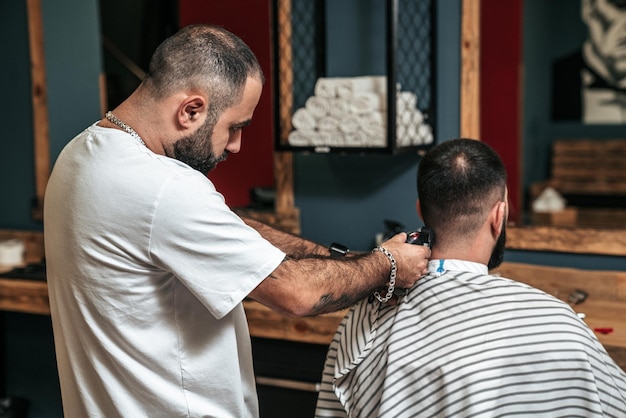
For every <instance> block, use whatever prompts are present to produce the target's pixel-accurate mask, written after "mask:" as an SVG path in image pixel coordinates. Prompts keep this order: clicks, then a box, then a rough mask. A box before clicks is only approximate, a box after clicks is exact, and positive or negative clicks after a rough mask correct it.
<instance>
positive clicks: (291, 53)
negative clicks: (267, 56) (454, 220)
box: [271, 0, 436, 153]
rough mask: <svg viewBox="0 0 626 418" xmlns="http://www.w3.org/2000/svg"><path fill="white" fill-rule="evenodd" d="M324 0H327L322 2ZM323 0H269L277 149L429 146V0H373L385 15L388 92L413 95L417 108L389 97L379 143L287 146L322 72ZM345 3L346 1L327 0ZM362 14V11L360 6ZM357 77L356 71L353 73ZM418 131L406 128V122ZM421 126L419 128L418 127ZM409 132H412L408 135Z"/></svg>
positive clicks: (431, 30)
mask: <svg viewBox="0 0 626 418" xmlns="http://www.w3.org/2000/svg"><path fill="white" fill-rule="evenodd" d="M326 1H327V0H326ZM326 1H325V0H271V4H272V6H273V10H274V13H273V16H274V28H275V31H274V59H275V68H277V69H278V71H275V72H274V77H275V78H274V82H275V83H274V88H275V95H274V105H275V110H276V112H275V115H276V126H277V127H278V129H277V130H276V136H277V137H276V141H275V143H276V146H275V148H276V149H277V150H291V151H298V150H302V151H314V152H360V153H367V152H376V153H397V152H405V151H415V150H417V151H419V150H424V149H425V148H427V147H429V146H430V145H432V143H433V142H434V141H433V138H434V129H433V128H434V123H435V112H434V109H435V97H436V94H435V79H434V74H435V61H434V51H435V39H434V33H435V31H434V24H433V22H434V21H435V20H434V19H435V16H434V14H435V10H434V6H433V0H372V1H374V2H375V1H380V2H381V3H383V4H384V9H385V13H386V18H385V26H386V34H385V36H386V40H385V48H386V51H385V53H384V54H383V56H384V57H385V60H386V63H385V68H386V82H387V92H394V91H395V90H396V86H399V87H400V89H401V90H402V92H404V94H405V95H408V96H411V97H413V96H414V97H415V99H414V103H415V104H414V107H415V109H417V110H418V112H408V113H407V112H405V111H404V110H403V109H401V108H400V107H399V106H398V104H397V103H398V102H396V99H395V95H389V94H388V95H387V106H386V112H385V114H384V119H385V121H384V124H385V126H384V128H385V129H384V131H383V136H385V135H386V138H383V143H382V144H381V143H380V142H379V143H378V144H377V145H375V146H371V145H369V146H368V145H367V144H365V145H361V146H354V145H351V146H346V145H345V144H343V145H338V146H334V145H328V146H325V145H322V146H320V145H319V144H311V145H304V146H302V145H300V146H294V145H293V144H290V141H289V134H290V133H291V132H292V131H293V130H294V127H293V125H292V117H293V115H294V113H295V112H296V111H297V110H298V109H300V108H304V107H305V103H306V101H307V99H308V98H310V97H311V96H313V95H314V90H315V84H316V81H317V80H318V78H320V77H325V76H326V60H327V59H332V57H327V56H326V42H327V40H326V21H325V13H326V7H327V3H326ZM331 1H335V2H337V1H344V0H331ZM362 7H367V6H362ZM359 13H360V14H363V10H359ZM356 75H360V74H355V76H356ZM418 125H419V126H420V129H412V130H410V131H409V130H407V129H406V127H407V126H410V127H412V128H415V127H417V126H418ZM422 125H423V126H422ZM409 132H410V133H409Z"/></svg>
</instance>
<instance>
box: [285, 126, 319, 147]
mask: <svg viewBox="0 0 626 418" xmlns="http://www.w3.org/2000/svg"><path fill="white" fill-rule="evenodd" d="M311 132H314V131H311ZM287 140H288V141H289V145H291V146H293V147H307V146H311V145H313V139H312V136H311V133H306V132H303V131H299V130H297V129H296V130H295V131H291V132H289V135H288V136H287Z"/></svg>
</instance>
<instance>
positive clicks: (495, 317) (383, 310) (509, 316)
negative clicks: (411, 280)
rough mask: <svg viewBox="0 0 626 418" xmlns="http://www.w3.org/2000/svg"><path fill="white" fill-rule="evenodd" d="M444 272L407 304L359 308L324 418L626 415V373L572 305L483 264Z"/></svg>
mask: <svg viewBox="0 0 626 418" xmlns="http://www.w3.org/2000/svg"><path fill="white" fill-rule="evenodd" d="M439 266H440V261H439V260H435V261H431V262H430V265H429V269H430V270H429V271H430V272H429V274H428V276H426V277H425V278H422V279H421V280H420V281H419V282H418V284H417V285H416V286H415V287H414V288H412V289H411V290H410V291H409V293H408V294H407V295H405V296H404V297H403V298H402V299H401V301H400V303H398V304H397V305H396V306H387V305H382V304H380V303H379V302H377V301H363V302H361V303H359V304H357V305H356V306H354V307H353V308H352V309H351V310H350V312H349V313H348V314H347V315H346V317H345V318H344V320H343V321H342V323H341V325H340V326H339V328H338V330H337V333H336V335H335V337H334V339H333V342H332V343H331V346H330V348H329V351H328V356H327V359H326V364H325V367H324V374H323V378H322V387H321V391H320V395H319V399H318V403H317V410H316V416H317V417H346V416H350V417H359V418H360V417H390V418H391V417H393V418H398V417H498V416H533V417H541V416H546V417H554V416H568V417H571V416H584V417H590V416H614V417H624V416H626V374H625V373H624V372H623V371H622V370H621V369H620V368H619V367H618V366H617V365H616V364H615V363H614V362H613V360H612V359H611V358H610V357H609V356H608V354H607V353H606V351H605V350H604V348H603V347H602V345H601V344H600V342H599V341H598V340H597V338H596V337H595V335H594V334H593V332H591V331H590V330H589V328H588V327H587V326H586V325H585V324H584V322H582V321H581V320H580V319H579V318H578V317H577V316H576V314H575V313H574V312H573V311H572V310H571V309H570V307H569V306H568V305H567V304H565V303H563V302H561V301H559V300H558V299H556V298H553V297H552V296H549V295H547V294H545V293H544V292H542V291H540V290H537V289H535V288H532V287H530V286H527V285H525V284H522V283H519V282H515V281H512V280H508V279H505V278H501V277H496V276H489V275H488V271H487V267H486V266H484V265H481V264H475V263H469V262H463V261H458V260H445V262H444V263H443V268H444V269H445V271H444V272H440V273H437V268H438V267H439ZM346 411H348V412H347V413H346Z"/></svg>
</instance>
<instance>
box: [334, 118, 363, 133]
mask: <svg viewBox="0 0 626 418" xmlns="http://www.w3.org/2000/svg"><path fill="white" fill-rule="evenodd" d="M360 126H361V125H360V123H359V117H358V116H357V115H352V114H349V115H346V116H344V117H343V118H341V119H339V130H340V131H341V132H344V133H350V132H356V131H358V130H359V128H360Z"/></svg>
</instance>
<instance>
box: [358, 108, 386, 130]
mask: <svg viewBox="0 0 626 418" xmlns="http://www.w3.org/2000/svg"><path fill="white" fill-rule="evenodd" d="M357 116H358V118H359V125H361V129H362V130H364V131H365V132H368V131H372V130H374V129H382V128H384V127H385V126H387V113H385V112H381V111H373V112H368V113H361V114H359V115H357Z"/></svg>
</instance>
